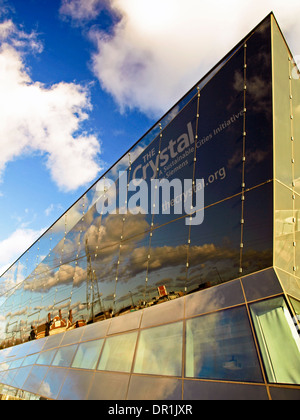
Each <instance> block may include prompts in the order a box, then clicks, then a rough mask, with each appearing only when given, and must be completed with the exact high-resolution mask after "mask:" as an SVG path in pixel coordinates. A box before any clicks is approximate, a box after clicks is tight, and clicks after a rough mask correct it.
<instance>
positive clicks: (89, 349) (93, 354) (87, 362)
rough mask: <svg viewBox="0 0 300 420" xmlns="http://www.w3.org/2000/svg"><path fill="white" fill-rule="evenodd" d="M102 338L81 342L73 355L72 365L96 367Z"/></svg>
mask: <svg viewBox="0 0 300 420" xmlns="http://www.w3.org/2000/svg"><path fill="white" fill-rule="evenodd" d="M103 342H104V339H102V340H95V341H88V342H86V343H81V344H80V345H79V347H78V350H77V352H76V355H75V357H74V360H73V363H72V367H73V368H81V369H96V366H97V362H98V359H99V355H100V352H101V349H102V345H103Z"/></svg>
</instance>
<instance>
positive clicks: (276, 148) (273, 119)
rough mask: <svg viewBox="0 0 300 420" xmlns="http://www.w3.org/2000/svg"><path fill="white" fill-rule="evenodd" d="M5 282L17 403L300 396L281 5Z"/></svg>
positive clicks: (293, 116)
mask: <svg viewBox="0 0 300 420" xmlns="http://www.w3.org/2000/svg"><path fill="white" fill-rule="evenodd" d="M120 171H122V172H120ZM120 174H121V175H120ZM135 179H143V180H144V181H145V182H146V185H148V186H149V185H150V184H151V183H150V181H151V180H157V181H159V180H164V181H163V182H162V183H159V184H156V185H158V188H157V189H155V190H154V191H153V190H152V188H149V189H148V194H149V200H145V195H144V196H142V195H140V196H138V194H137V191H135V192H134V191H133V190H132V188H131V186H132V183H131V181H133V180H135ZM104 180H110V184H109V186H108V187H107V183H106V182H103V181H104ZM166 180H168V181H169V182H170V184H171V185H172V188H170V192H171V195H170V197H169V199H168V200H165V201H163V200H164V197H165V195H164V194H163V193H162V192H163V184H164V183H165V182H166ZM176 180H177V181H178V180H181V181H182V182H183V181H184V180H190V181H191V184H190V186H191V188H190V189H189V190H188V191H187V192H182V191H179V190H177V187H178V185H179V184H180V183H179V184H178V183H177V181H176ZM173 181H174V182H173ZM151 185H152V184H151ZM111 191H115V192H116V197H118V205H117V208H116V211H115V212H105V211H101V205H102V209H103V208H107V206H108V205H109V203H110V200H111V196H112V195H110V192H111ZM153 192H154V194H156V196H155V197H156V198H155V200H154V201H151V200H150V193H153ZM200 192H202V193H203V192H204V204H203V207H202V208H196V207H194V208H196V209H197V211H196V212H194V211H193V212H190V213H189V212H185V213H184V212H183V211H181V212H180V211H178V208H179V207H180V206H181V209H182V208H183V205H184V204H185V203H186V201H187V195H189V196H190V198H191V203H192V204H193V203H195V201H196V200H197V193H199V194H200ZM146 198H147V196H146ZM151 198H152V199H153V196H151ZM160 199H161V200H160ZM122 200H123V201H122ZM121 202H122V203H123V204H124V203H125V204H126V203H130V204H131V208H135V209H136V211H135V212H134V211H131V212H129V211H127V212H126V211H121V210H122V209H121V205H120V203H121ZM99 203H102V204H101V205H100V204H99ZM149 203H151V204H149ZM153 203H154V204H153ZM157 203H158V204H160V205H161V211H154V209H153V208H152V209H150V208H149V207H150V206H153V207H154V205H155V204H157ZM147 206H148V208H146V207H147ZM191 207H193V206H191ZM151 210H152V211H151ZM191 210H192V209H191ZM197 216H200V217H199V219H200V220H201V223H194V219H195V218H196V217H197ZM203 217H204V219H203ZM0 282H1V283H0V284H1V290H3V291H4V292H2V295H1V296H0V319H1V321H0V348H1V350H0V394H1V398H2V399H13V398H16V399H50V400H55V399H82V400H83V399H99V400H112V399H117V400H141V399H142V400H144V399H151V400H182V399H183V400H201V399H244V400H245V399H262V400H269V399H273V400H276V399H294V400H295V399H296V400H297V399H298V400H299V399H300V337H299V331H300V328H299V326H300V81H299V71H298V69H297V66H296V64H295V61H294V60H293V57H292V54H291V52H290V50H289V48H288V46H287V44H286V41H285V39H284V36H283V34H282V32H281V30H280V28H279V26H278V24H277V22H276V19H275V17H274V15H273V14H270V15H268V16H267V17H266V18H265V19H264V20H263V21H262V22H261V23H260V24H259V25H258V26H257V27H256V28H255V29H253V31H251V33H250V34H248V35H247V36H246V37H245V38H244V39H243V40H242V41H241V42H240V43H239V44H238V45H237V46H236V47H234V48H233V49H232V51H230V52H229V53H228V54H227V55H226V56H225V57H224V58H223V59H222V60H221V61H220V62H219V63H218V64H217V65H216V66H215V67H214V68H213V69H212V70H211V71H210V72H209V73H208V74H207V75H206V76H205V77H204V78H202V79H201V80H200V82H199V83H197V85H195V86H194V87H193V88H192V89H191V90H190V91H189V92H188V93H187V94H186V95H185V96H184V97H183V98H182V99H181V100H180V101H179V102H178V103H177V104H176V105H175V106H174V107H173V108H172V109H171V110H170V111H169V112H168V113H167V114H166V115H165V116H163V117H162V118H161V120H160V121H158V123H157V124H155V125H154V126H153V127H152V128H151V129H150V130H149V131H148V132H147V133H146V134H145V135H144V136H143V137H142V138H141V139H140V140H139V141H138V142H137V143H136V144H135V145H134V146H133V147H132V148H131V149H130V150H129V151H128V153H126V154H125V155H124V156H123V157H122V158H121V159H120V160H119V161H118V162H117V163H116V164H115V165H114V166H113V167H112V168H111V169H110V170H109V171H108V172H107V173H106V174H105V175H104V176H103V177H102V178H101V179H100V180H98V181H97V182H96V183H95V184H94V185H93V186H92V187H91V188H90V189H89V190H88V191H87V192H86V193H85V194H84V195H83V196H82V197H81V198H80V199H79V200H78V201H77V202H76V203H75V204H74V205H73V206H72V207H71V208H70V209H69V210H67V211H66V212H65V213H64V214H63V215H62V216H61V218H60V219H59V220H57V222H56V223H55V224H54V225H53V226H51V227H50V228H49V229H48V230H47V231H46V232H45V233H44V234H43V236H41V237H40V238H39V240H37V241H36V242H35V243H34V244H33V245H32V246H31V247H30V248H29V249H28V250H27V251H26V252H25V253H24V254H23V255H22V256H21V257H20V258H19V259H18V260H17V261H16V262H15V263H14V264H13V265H12V266H11V267H10V268H9V269H8V270H7V271H6V272H5V273H4V274H3V275H2V277H1V279H0ZM12 284H13V285H15V286H14V287H13V288H9V285H12Z"/></svg>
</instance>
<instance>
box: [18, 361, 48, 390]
mask: <svg viewBox="0 0 300 420" xmlns="http://www.w3.org/2000/svg"><path fill="white" fill-rule="evenodd" d="M47 370H48V367H47V366H33V368H32V369H31V371H30V375H29V376H28V378H27V379H26V382H25V383H24V386H23V389H25V390H26V391H30V392H37V391H38V389H39V387H40V385H41V382H42V380H43V379H44V377H45V375H46V372H47Z"/></svg>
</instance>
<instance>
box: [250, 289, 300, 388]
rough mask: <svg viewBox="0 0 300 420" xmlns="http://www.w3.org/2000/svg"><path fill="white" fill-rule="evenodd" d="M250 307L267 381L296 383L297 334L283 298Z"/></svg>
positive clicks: (298, 376) (299, 372)
mask: <svg viewBox="0 0 300 420" xmlns="http://www.w3.org/2000/svg"><path fill="white" fill-rule="evenodd" d="M250 309H251V313H252V317H253V322H254V326H255V330H256V334H257V337H258V341H259V346H260V350H261V352H262V356H263V360H264V364H265V368H266V371H267V376H268V380H269V382H272V383H288V384H300V369H299V366H300V337H299V334H298V332H297V328H296V327H295V325H294V322H293V319H292V316H291V314H290V312H289V310H288V307H287V304H286V303H285V300H284V298H283V297H278V298H274V299H269V300H265V301H263V302H258V303H255V304H253V305H251V306H250ZM283 343H284V345H283Z"/></svg>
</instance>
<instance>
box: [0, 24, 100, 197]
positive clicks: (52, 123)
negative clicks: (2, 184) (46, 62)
mask: <svg viewBox="0 0 300 420" xmlns="http://www.w3.org/2000/svg"><path fill="white" fill-rule="evenodd" d="M0 40H2V44H1V47H0V91H1V95H0V139H1V153H0V178H1V175H3V172H4V170H5V166H6V164H7V163H8V162H9V161H11V160H13V159H15V158H16V157H18V156H20V155H23V154H24V153H31V152H36V151H39V152H42V153H43V154H45V155H46V156H47V168H48V169H49V171H50V173H51V176H52V179H53V180H54V181H55V182H56V184H57V185H58V186H59V187H60V188H61V189H63V190H66V191H69V190H75V189H77V188H78V187H80V186H82V185H85V184H87V183H90V182H91V181H92V180H93V179H94V178H95V177H96V176H97V175H98V172H99V170H100V167H99V162H98V161H97V155H98V154H99V153H100V144H99V141H98V139H97V138H96V136H95V135H92V134H88V133H84V132H81V134H77V133H78V132H80V131H79V130H80V129H81V127H82V125H81V124H82V122H83V121H84V120H86V119H88V113H87V112H88V111H90V110H91V102H90V97H89V90H88V88H87V87H84V86H81V85H79V84H75V83H64V82H61V83H58V84H55V85H52V86H50V87H45V86H44V85H43V84H41V83H39V82H34V81H33V80H31V78H30V76H29V74H28V70H27V69H26V67H25V64H24V56H25V53H24V47H25V46H26V48H27V49H28V48H29V50H30V52H32V51H35V52H36V51H37V52H40V50H41V48H40V44H39V43H38V42H37V41H36V36H34V34H30V35H26V34H25V33H24V32H22V31H20V30H18V28H17V27H16V26H15V25H14V24H13V22H12V21H10V20H7V21H4V22H3V23H1V24H0Z"/></svg>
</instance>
